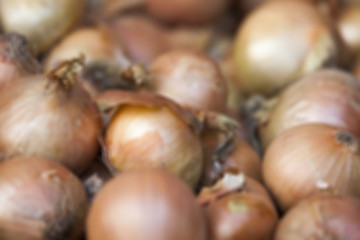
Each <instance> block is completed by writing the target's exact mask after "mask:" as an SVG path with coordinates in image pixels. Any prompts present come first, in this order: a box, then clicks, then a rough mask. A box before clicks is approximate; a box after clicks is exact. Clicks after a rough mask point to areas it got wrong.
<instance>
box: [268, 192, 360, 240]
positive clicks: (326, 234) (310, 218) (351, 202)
mask: <svg viewBox="0 0 360 240" xmlns="http://www.w3.org/2000/svg"><path fill="white" fill-rule="evenodd" d="M359 216H360V201H359V199H356V198H351V197H348V196H336V195H327V194H324V195H318V196H315V197H312V198H310V199H307V200H304V201H303V202H301V203H300V204H298V205H296V206H295V207H294V208H292V209H291V210H290V211H289V212H288V213H287V214H286V215H285V216H284V218H283V219H282V220H281V222H280V224H279V226H278V228H277V230H276V234H275V238H274V240H289V239H291V240H303V239H346V240H357V239H360V218H359Z"/></svg>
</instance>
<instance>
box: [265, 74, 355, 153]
mask: <svg viewBox="0 0 360 240" xmlns="http://www.w3.org/2000/svg"><path fill="white" fill-rule="evenodd" d="M359 90H360V85H359V83H358V82H357V81H356V79H355V78H354V77H353V76H351V75H350V74H348V73H346V72H343V71H340V70H333V69H328V70H322V71H318V72H315V73H312V74H309V75H308V76H306V77H304V78H303V79H301V80H299V81H298V82H297V83H295V84H294V85H291V86H290V87H289V88H287V89H286V90H285V91H284V92H282V93H281V94H280V95H279V96H278V98H276V99H275V106H273V107H270V110H265V114H263V113H264V112H261V111H260V112H258V113H259V115H260V118H261V124H260V126H259V134H260V138H261V142H262V145H263V146H264V147H266V146H267V145H268V144H269V143H270V142H271V141H272V140H273V139H274V138H275V137H276V136H277V135H279V134H280V133H281V132H283V131H284V130H286V129H289V128H292V127H295V126H299V125H302V124H307V123H325V124H329V125H333V126H338V127H342V128H344V129H347V130H348V131H349V132H351V133H353V134H355V135H356V136H360V126H359V124H358V122H359V121H360V108H359V106H360V94H359ZM271 102H272V101H269V103H271ZM273 102H274V101H273ZM265 105H266V104H265Z"/></svg>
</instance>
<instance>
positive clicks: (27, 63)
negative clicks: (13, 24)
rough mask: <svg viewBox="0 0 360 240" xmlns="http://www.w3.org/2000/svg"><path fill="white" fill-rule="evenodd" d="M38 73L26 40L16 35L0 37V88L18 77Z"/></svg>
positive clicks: (38, 66)
mask: <svg viewBox="0 0 360 240" xmlns="http://www.w3.org/2000/svg"><path fill="white" fill-rule="evenodd" d="M39 72H40V64H39V63H38V62H37V60H36V59H35V58H34V56H33V55H32V53H31V51H30V49H29V45H28V42H27V41H26V39H25V38H24V37H23V36H21V35H19V34H16V33H11V34H6V35H3V36H0V86H2V85H4V84H6V83H8V82H9V81H11V80H13V79H16V78H18V77H20V76H24V75H31V74H36V73H39Z"/></svg>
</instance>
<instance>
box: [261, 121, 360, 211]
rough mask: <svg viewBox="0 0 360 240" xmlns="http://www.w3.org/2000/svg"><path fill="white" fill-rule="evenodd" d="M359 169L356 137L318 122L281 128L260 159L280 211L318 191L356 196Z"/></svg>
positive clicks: (357, 140)
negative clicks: (282, 131)
mask: <svg viewBox="0 0 360 240" xmlns="http://www.w3.org/2000/svg"><path fill="white" fill-rule="evenodd" d="M359 171H360V142H359V139H358V138H356V137H354V136H353V135H351V134H350V133H348V132H346V131H345V130H342V129H339V128H336V127H332V126H328V125H322V124H308V125H303V126H298V127H295V128H292V129H289V130H287V131H285V132H284V133H283V134H281V135H280V136H278V137H277V138H276V139H275V140H274V141H273V142H272V143H271V145H270V146H269V148H268V149H267V150H266V152H265V156H264V162H263V178H264V182H265V184H266V186H267V187H268V189H269V190H270V192H271V193H272V194H273V196H274V197H275V199H276V201H277V203H278V205H279V207H280V208H281V209H282V210H283V211H286V210H288V209H290V208H291V207H293V206H295V205H296V204H297V203H298V202H299V201H301V200H303V199H305V198H307V197H309V196H311V195H314V194H317V193H319V192H322V191H329V192H335V193H339V194H345V195H350V196H354V197H360V189H359V187H358V183H359V181H360V175H359V174H358V173H359Z"/></svg>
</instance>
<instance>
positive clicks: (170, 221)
mask: <svg viewBox="0 0 360 240" xmlns="http://www.w3.org/2000/svg"><path fill="white" fill-rule="evenodd" d="M87 236H88V239H89V240H98V239H103V240H117V239H137V240H143V239H144V240H145V239H146V240H169V239H171V240H184V239H186V240H205V239H208V238H207V237H206V229H205V219H204V217H203V216H202V212H201V210H200V208H199V206H198V205H197V203H196V201H195V197H194V195H193V194H192V192H191V191H190V190H189V188H188V187H187V186H186V185H185V184H184V183H182V181H180V180H179V179H177V178H175V177H174V176H172V175H170V174H169V173H166V172H164V171H160V170H138V171H129V172H126V173H123V174H121V175H119V176H117V177H116V178H115V179H114V180H112V181H110V182H109V183H108V184H107V185H105V187H104V188H103V189H102V190H101V191H100V192H99V194H98V195H97V196H96V198H95V201H94V203H93V205H92V207H91V209H90V213H89V217H88V220H87Z"/></svg>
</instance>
